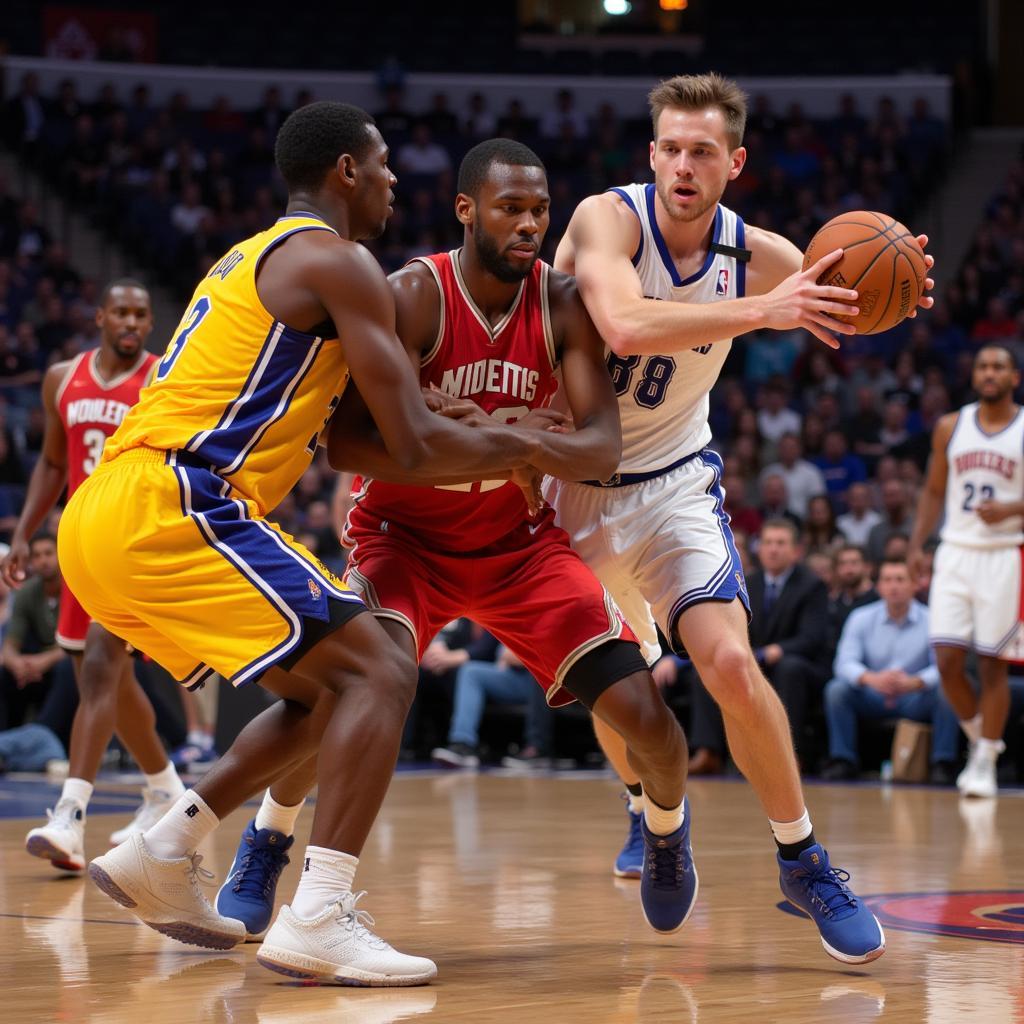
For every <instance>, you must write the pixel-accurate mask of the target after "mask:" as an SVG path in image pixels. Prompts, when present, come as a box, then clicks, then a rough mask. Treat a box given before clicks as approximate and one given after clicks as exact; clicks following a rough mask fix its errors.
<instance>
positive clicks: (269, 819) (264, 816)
mask: <svg viewBox="0 0 1024 1024" xmlns="http://www.w3.org/2000/svg"><path fill="white" fill-rule="evenodd" d="M305 802H306V801H305V799H303V800H300V801H299V802H298V803H297V804H296V805H295V806H294V807H288V806H286V805H285V804H279V803H278V802H277V801H276V800H275V799H274V798H273V797H272V796H271V795H270V790H269V789H268V790H267V791H266V793H264V794H263V803H261V804H260V809H259V810H258V811H257V812H256V831H257V832H258V831H259V830H260V829H261V828H272V829H273V830H274V831H275V832H282V833H284V835H286V836H290V835H291V834H292V833H293V832H294V831H295V822H296V821H297V820H298V817H299V811H301V810H302V805H303V804H304V803H305Z"/></svg>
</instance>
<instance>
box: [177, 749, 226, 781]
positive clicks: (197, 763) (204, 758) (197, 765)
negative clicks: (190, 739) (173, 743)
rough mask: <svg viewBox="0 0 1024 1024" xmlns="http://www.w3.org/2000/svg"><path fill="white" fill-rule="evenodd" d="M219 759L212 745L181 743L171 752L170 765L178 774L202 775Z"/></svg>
mask: <svg viewBox="0 0 1024 1024" xmlns="http://www.w3.org/2000/svg"><path fill="white" fill-rule="evenodd" d="M219 757H220V754H218V753H217V751H216V750H215V749H214V747H213V744H212V743H211V744H210V745H209V746H204V745H202V744H199V743H187V742H186V743H183V744H182V745H181V746H180V747H177V748H175V749H174V750H172V751H171V755H170V758H171V764H173V765H174V767H175V768H176V769H177V770H178V771H179V772H191V773H192V774H193V775H202V774H203V773H204V772H206V771H209V769H210V767H211V766H212V765H213V763H214V762H215V761H216V760H217V759H218V758H219Z"/></svg>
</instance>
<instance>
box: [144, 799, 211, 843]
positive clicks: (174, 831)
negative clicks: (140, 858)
mask: <svg viewBox="0 0 1024 1024" xmlns="http://www.w3.org/2000/svg"><path fill="white" fill-rule="evenodd" d="M219 824H220V819H219V818H218V817H217V815H216V814H214V813H213V811H211V810H210V808H209V807H207V806H206V803H205V802H204V800H203V798H202V797H201V796H199V794H198V793H196V792H195V791H194V790H191V789H187V790H185V792H184V793H182V794H181V796H180V797H178V799H177V800H176V801H175V803H174V806H173V807H172V808H171V809H170V810H169V811H168V812H167V813H166V814H165V815H164V816H163V817H162V818H161V819H160V820H159V821H158V822H157V823H156V824H155V825H154V826H153V827H152V828H150V829H149V831H148V832H146V833H145V835H143V837H142V838H143V839H144V840H145V843H146V846H147V847H148V848H149V852H150V853H151V854H153V856H154V857H161V858H163V859H164V860H173V859H175V858H177V857H190V856H191V855H192V854H193V853H195V852H196V847H197V846H198V845H199V844H200V843H201V842H202V841H203V840H204V839H205V838H206V837H207V836H208V835H209V834H210V833H211V832H212V831H213V830H214V829H215V828H216V827H217V826H218V825H219Z"/></svg>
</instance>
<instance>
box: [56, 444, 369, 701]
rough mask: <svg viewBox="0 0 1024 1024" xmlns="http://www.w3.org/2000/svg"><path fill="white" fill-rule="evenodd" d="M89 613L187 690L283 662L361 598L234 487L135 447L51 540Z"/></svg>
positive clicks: (104, 469) (82, 494)
mask: <svg viewBox="0 0 1024 1024" xmlns="http://www.w3.org/2000/svg"><path fill="white" fill-rule="evenodd" d="M57 544H58V555H59V558H60V565H61V570H62V571H63V574H64V578H65V580H66V581H67V583H68V585H69V586H70V587H71V590H72V591H73V592H74V594H75V596H76V597H77V598H78V600H79V601H80V602H81V603H82V605H83V607H84V608H85V609H86V611H88V613H89V614H90V615H91V616H92V617H93V618H94V619H95V620H96V621H97V622H99V623H101V624H102V625H104V626H105V627H106V628H107V629H109V630H110V631H111V632H112V633H115V634H116V635H117V636H119V637H121V638H122V639H124V640H126V641H127V642H128V643H130V644H131V645H132V646H133V647H135V648H137V649H138V650H140V651H143V652H144V653H146V654H148V655H149V656H150V657H151V658H153V659H154V660H155V661H157V662H159V663H160V664H161V665H163V666H164V668H166V669H167V671H168V672H170V673H171V674H172V675H173V676H174V677H175V678H176V679H178V680H180V681H181V683H182V684H183V685H185V686H188V687H190V688H195V687H197V686H199V685H201V684H202V683H203V682H204V681H205V680H206V679H207V677H208V676H210V675H211V674H212V673H213V672H218V673H220V674H221V675H222V676H224V678H226V679H227V680H228V681H229V682H231V683H233V684H234V685H235V686H239V685H242V684H243V683H249V682H253V681H254V680H256V679H258V678H259V677H260V675H261V674H262V673H263V672H265V671H266V670H267V669H268V668H270V667H271V666H273V665H278V666H281V667H282V668H285V669H287V668H290V667H291V666H292V665H294V664H295V663H296V662H297V661H299V659H300V658H301V657H302V656H303V655H304V654H305V653H307V652H308V651H309V650H310V649H311V648H312V647H313V646H314V645H315V644H316V643H317V642H318V641H319V640H321V639H322V638H323V637H324V636H326V635H327V634H328V633H330V632H333V631H334V630H335V629H337V628H338V627H339V626H340V625H342V624H343V623H344V622H347V621H348V619H350V618H352V617H353V616H354V615H356V614H358V613H359V612H361V611H364V610H365V608H364V605H363V603H362V602H361V601H360V600H359V598H358V597H357V595H356V594H354V593H353V592H352V591H351V590H349V589H348V587H347V586H346V585H345V584H344V583H342V581H341V580H340V579H338V577H337V576H335V575H334V574H333V573H332V572H331V571H330V570H329V569H327V568H326V566H324V565H323V563H321V562H320V561H319V560H318V559H317V558H316V557H315V556H314V555H313V554H311V553H310V552H309V551H308V550H307V549H306V548H305V547H303V546H302V545H301V544H299V543H297V542H296V541H295V540H293V539H292V538H291V537H290V536H289V535H288V534H286V533H284V532H283V531H282V530H281V529H280V528H279V527H278V526H276V525H275V524H274V523H270V522H267V521H266V519H264V518H263V516H262V515H260V513H259V511H258V509H257V508H256V506H255V504H254V503H253V502H251V501H248V500H246V499H244V498H242V497H241V496H240V495H238V493H237V492H234V491H233V490H232V488H231V484H230V483H229V482H228V481H226V480H224V479H223V478H221V477H220V476H218V475H217V474H215V473H213V472H212V471H211V470H210V469H209V468H208V467H204V466H202V465H200V464H198V463H197V462H196V461H195V460H194V458H193V457H192V456H187V455H185V453H180V452H173V451H171V452H167V451H157V450H155V449H152V448H135V449H131V450H129V451H126V452H123V453H122V454H120V455H119V456H117V458H115V459H114V460H112V461H111V462H105V463H102V464H101V465H100V466H99V467H98V468H97V469H96V471H95V472H94V473H93V474H92V476H91V477H89V479H88V480H86V482H85V483H84V484H83V485H82V486H81V487H80V488H79V489H78V490H77V491H76V492H75V494H74V496H73V497H72V498H71V501H70V502H69V503H68V506H67V508H66V509H65V511H64V515H63V516H62V517H61V522H60V531H59V535H58V538H57Z"/></svg>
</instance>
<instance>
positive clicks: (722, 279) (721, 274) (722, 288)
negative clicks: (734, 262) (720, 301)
mask: <svg viewBox="0 0 1024 1024" xmlns="http://www.w3.org/2000/svg"><path fill="white" fill-rule="evenodd" d="M715 294H716V295H728V294H729V268H728V267H722V268H721V269H720V270H719V271H718V280H717V281H716V282H715Z"/></svg>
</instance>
